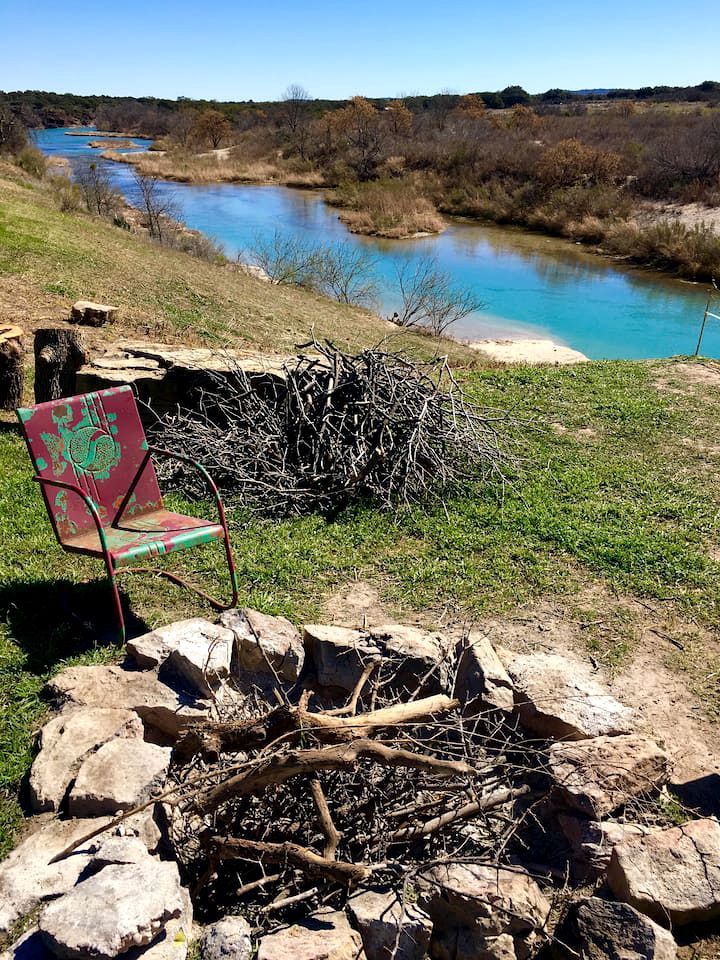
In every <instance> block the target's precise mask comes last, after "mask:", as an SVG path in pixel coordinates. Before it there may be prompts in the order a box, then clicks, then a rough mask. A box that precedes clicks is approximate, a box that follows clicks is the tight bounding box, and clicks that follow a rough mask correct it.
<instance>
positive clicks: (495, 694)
mask: <svg viewBox="0 0 720 960" xmlns="http://www.w3.org/2000/svg"><path fill="white" fill-rule="evenodd" d="M458 656H459V660H458V669H457V678H456V681H455V695H456V696H457V697H458V699H459V700H460V702H461V703H462V704H463V706H464V708H465V709H466V710H467V709H469V710H472V711H475V712H479V711H481V710H482V709H487V708H489V707H490V708H494V709H496V710H504V711H505V712H508V713H509V712H511V711H512V709H513V707H514V704H515V698H514V696H513V686H512V680H511V679H510V677H509V676H508V672H507V670H506V669H505V667H504V666H503V663H502V660H501V659H500V657H499V656H498V655H497V653H496V652H495V648H494V647H493V645H492V644H491V643H490V641H489V639H488V638H487V637H486V636H485V634H483V633H480V632H479V631H476V630H474V631H471V632H470V633H469V634H468V636H467V639H466V640H465V641H464V642H463V643H462V644H459V645H458Z"/></svg>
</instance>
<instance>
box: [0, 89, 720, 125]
mask: <svg viewBox="0 0 720 960" xmlns="http://www.w3.org/2000/svg"><path fill="white" fill-rule="evenodd" d="M298 91H301V92H302V94H304V96H302V97H301V99H300V101H298V99H297V96H295V95H294V94H297V92H298ZM469 95H470V96H474V97H477V98H478V99H479V100H480V101H481V102H482V104H483V106H484V107H485V108H486V109H488V110H503V109H508V108H511V107H515V106H518V105H525V106H533V107H535V108H536V109H538V108H540V109H542V108H543V107H551V106H557V105H561V104H582V103H588V102H593V101H598V100H606V99H607V100H645V101H663V102H667V101H684V102H691V103H710V104H716V103H720V81H716V80H705V81H704V82H703V83H699V84H697V85H695V86H689V87H671V86H656V87H640V88H638V89H612V90H608V91H570V90H562V89H560V88H552V89H550V90H547V91H545V92H544V93H538V94H530V93H528V92H527V91H526V90H524V89H523V88H522V87H521V86H517V85H512V86H508V87H505V88H504V89H503V90H494V91H488V90H485V91H478V92H475V93H472V94H469ZM466 96H467V95H466ZM283 97H284V99H283V100H280V101H263V102H259V101H258V102H256V101H253V100H238V101H222V102H221V101H216V100H197V99H193V98H190V97H178V98H177V99H176V100H168V99H162V98H158V97H107V96H82V95H79V94H74V93H51V92H48V91H43V90H23V91H11V92H3V91H0V103H3V104H4V105H5V107H6V108H7V109H9V110H10V112H11V113H12V114H13V115H14V116H16V117H18V118H19V119H20V121H21V122H22V123H23V125H24V126H25V127H28V128H32V127H63V126H68V125H71V124H94V125H96V126H97V127H98V128H99V129H112V130H123V131H127V132H128V133H135V134H141V133H147V134H148V135H150V136H153V137H157V136H164V135H165V134H168V133H171V132H173V130H174V128H175V126H176V123H177V118H178V115H180V114H184V113H185V114H187V113H188V112H194V113H205V112H207V111H215V112H217V113H220V114H222V115H223V117H225V119H226V120H227V122H228V123H229V124H230V125H231V126H233V127H240V128H242V127H245V128H247V127H248V126H252V125H253V124H254V123H255V122H258V120H259V118H262V119H263V120H267V119H270V120H272V121H275V122H278V123H280V122H282V121H283V119H285V120H287V121H288V122H290V123H291V124H292V123H293V117H294V116H295V113H296V110H297V107H298V105H299V106H300V109H301V112H302V113H307V114H309V115H311V116H314V117H320V116H322V115H323V114H324V113H326V112H328V111H330V110H339V109H342V108H344V107H346V106H347V105H348V101H345V100H322V99H320V100H319V99H314V98H310V97H309V96H307V95H306V94H305V91H303V89H302V88H301V87H299V86H298V85H294V86H293V87H289V88H288V90H287V91H285V94H284V95H283ZM367 99H368V102H369V103H371V104H372V105H373V106H374V107H376V108H377V109H384V108H385V107H387V106H388V104H390V103H391V102H392V98H391V97H376V98H367ZM461 99H462V95H461V94H458V93H447V92H444V93H437V94H433V95H428V96H420V95H417V96H406V97H404V99H403V102H404V104H405V106H406V107H407V109H408V110H410V112H411V113H413V114H423V113H442V112H450V111H451V110H453V109H455V107H457V105H458V104H459V103H460V101H461Z"/></svg>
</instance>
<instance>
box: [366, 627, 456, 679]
mask: <svg viewBox="0 0 720 960" xmlns="http://www.w3.org/2000/svg"><path fill="white" fill-rule="evenodd" d="M369 633H370V639H371V641H372V642H374V643H375V644H376V646H377V648H378V652H379V655H380V656H381V657H382V658H383V671H384V674H386V675H387V676H388V681H387V684H388V686H389V688H390V689H397V690H405V691H408V692H411V693H414V692H415V691H417V690H420V691H422V693H423V694H427V695H430V694H434V693H448V692H449V690H450V686H451V679H452V672H453V671H452V667H453V665H454V661H455V649H454V647H455V645H454V644H452V643H451V642H450V641H449V640H448V639H447V637H445V635H444V634H442V633H438V632H428V631H426V630H419V629H418V628H417V627H408V626H405V625H404V624H399V623H386V624H382V625H381V626H379V627H373V628H372V629H371V630H370V632H369ZM388 661H389V662H388Z"/></svg>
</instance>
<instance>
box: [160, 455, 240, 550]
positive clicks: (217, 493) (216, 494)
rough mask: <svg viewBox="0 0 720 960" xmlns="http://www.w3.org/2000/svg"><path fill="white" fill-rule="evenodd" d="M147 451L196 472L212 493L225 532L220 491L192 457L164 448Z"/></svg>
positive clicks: (203, 468) (225, 525)
mask: <svg viewBox="0 0 720 960" xmlns="http://www.w3.org/2000/svg"><path fill="white" fill-rule="evenodd" d="M148 451H149V452H150V453H152V454H154V455H156V456H158V457H167V458H171V459H173V460H179V461H180V462H181V463H186V464H187V465H188V466H190V467H192V468H193V469H195V470H197V471H198V473H199V474H200V475H201V476H202V477H203V479H204V480H205V482H206V483H207V485H208V487H209V488H210V490H211V491H212V495H213V497H214V498H215V506H216V507H217V511H218V516H219V517H220V523H221V524H222V526H223V527H224V529H225V531H226V532H227V521H226V520H225V505H224V504H223V501H222V497H221V496H220V491H219V490H218V488H217V486H216V485H215V481H214V480H213V478H212V477H211V476H210V474H209V473H208V472H207V470H206V469H205V467H204V466H203V465H202V464H201V463H198V461H197V460H193V459H192V457H186V456H184V455H183V454H181V453H173V451H172V450H166V449H165V448H164V447H151V446H148Z"/></svg>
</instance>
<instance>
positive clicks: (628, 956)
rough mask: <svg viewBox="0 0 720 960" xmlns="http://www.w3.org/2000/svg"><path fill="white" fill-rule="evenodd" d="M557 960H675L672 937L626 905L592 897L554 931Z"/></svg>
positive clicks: (675, 951)
mask: <svg viewBox="0 0 720 960" xmlns="http://www.w3.org/2000/svg"><path fill="white" fill-rule="evenodd" d="M553 955H554V956H555V957H557V960H571V958H572V960H576V958H577V957H578V956H580V957H582V958H583V960H675V957H676V956H677V944H676V943H675V941H674V939H673V937H672V935H671V934H670V933H669V932H668V931H667V930H665V929H664V928H663V927H661V926H659V925H658V924H657V923H654V922H653V921H652V920H650V919H649V918H648V917H645V916H643V915H642V914H641V913H638V911H637V910H635V909H633V907H631V906H628V904H626V903H614V902H612V901H608V900H600V899H599V898H598V897H591V898H590V899H589V900H584V901H582V902H581V903H579V904H574V905H573V906H572V907H571V909H570V912H569V915H568V917H567V918H566V920H565V921H564V922H563V924H562V925H561V927H560V929H559V930H557V931H556V937H555V943H554V949H553Z"/></svg>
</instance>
